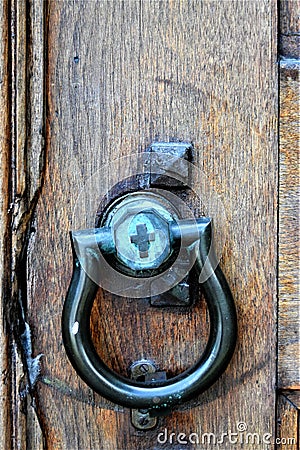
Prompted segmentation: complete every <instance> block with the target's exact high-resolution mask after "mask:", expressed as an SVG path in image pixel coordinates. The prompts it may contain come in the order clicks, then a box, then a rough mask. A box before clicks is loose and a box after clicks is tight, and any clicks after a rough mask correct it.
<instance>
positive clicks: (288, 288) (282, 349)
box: [278, 60, 300, 389]
mask: <svg viewBox="0 0 300 450" xmlns="http://www.w3.org/2000/svg"><path fill="white" fill-rule="evenodd" d="M299 69H300V63H299V62H296V61H295V60H285V61H282V62H281V65H280V179H279V278H278V281H279V309H278V313H279V317H278V385H279V387H280V388H286V389H287V388H293V389H300V362H299V348H300V347H299V346H300V336H299V329H300V304H299V256H300V251H299V244H300V241H299V212H300V211H299V139H300V135H299V123H298V120H299V106H300V102H299V100H300V99H299V87H300V84H299Z"/></svg>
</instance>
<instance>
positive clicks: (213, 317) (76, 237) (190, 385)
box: [62, 193, 237, 415]
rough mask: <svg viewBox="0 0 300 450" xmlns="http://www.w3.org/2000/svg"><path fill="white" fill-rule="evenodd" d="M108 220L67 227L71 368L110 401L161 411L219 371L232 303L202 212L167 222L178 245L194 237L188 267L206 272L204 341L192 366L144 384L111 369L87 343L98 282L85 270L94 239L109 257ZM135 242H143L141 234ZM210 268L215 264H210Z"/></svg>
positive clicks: (231, 335)
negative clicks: (69, 241)
mask: <svg viewBox="0 0 300 450" xmlns="http://www.w3.org/2000/svg"><path fill="white" fill-rule="evenodd" d="M135 195H139V193H135ZM125 197H126V196H125ZM122 202H123V203H124V201H123V200H122V201H121V202H119V204H120V205H121V209H122V205H123V203H122ZM125 203H126V202H125ZM154 206H155V205H154ZM125 207H126V205H125ZM125 209H126V208H125ZM127 209H128V208H127ZM143 214H144V216H143V219H145V212H144V213H143ZM149 214H150V215H149V216H148V218H147V220H148V219H149V220H150V221H154V222H153V223H154V226H157V223H156V222H155V221H157V220H158V219H157V217H158V218H159V217H161V214H157V215H156V213H155V208H154V210H151V211H149ZM151 214H152V215H151ZM117 215H118V214H115V211H113V214H112V215H111V216H112V217H116V216H117ZM108 216H109V215H108ZM137 216H138V214H135V216H134V217H135V222H134V225H135V226H136V230H140V229H141V226H140V228H138V226H139V223H138V219H139V217H138V218H137V219H136V217H137ZM154 216H155V217H154ZM109 220H113V219H111V218H110V219H107V222H106V223H105V224H104V226H102V227H101V228H96V229H91V230H82V231H78V232H73V233H72V235H71V237H72V246H73V256H74V269H73V276H72V280H71V284H70V287H69V291H68V294H67V298H66V300H65V304H64V308H63V316H62V330H63V340H64V345H65V348H66V351H67V354H68V357H69V359H70V361H71V363H72V365H73V367H74V368H75V370H76V371H77V373H78V374H79V375H80V377H81V378H82V379H83V380H84V381H85V382H86V383H87V384H88V385H89V386H90V387H91V388H92V389H93V390H94V391H95V392H97V393H99V394H100V395H102V396H103V397H105V398H107V399H108V400H110V401H112V402H114V403H116V404H119V405H122V406H125V407H128V408H133V409H147V410H149V411H150V414H151V413H152V414H154V415H157V414H159V412H160V411H162V410H166V409H171V408H173V407H174V406H176V405H178V404H181V403H183V402H186V401H188V400H190V399H193V398H195V397H196V396H197V395H198V394H199V393H201V392H203V391H204V390H206V389H207V388H209V387H210V386H211V385H212V384H213V383H214V382H215V381H216V380H217V379H218V378H219V376H220V375H221V374H222V373H223V372H224V370H225V369H226V367H227V365H228V363H229V361H230V359H231V357H232V355H233V352H234V348H235V344H236V335H237V318H236V310H235V305H234V301H233V298H232V294H231V292H230V289H229V286H228V283H227V281H226V279H225V277H224V275H223V273H222V271H221V269H220V267H219V266H218V265H216V264H213V262H214V261H213V260H212V256H211V255H212V251H211V241H212V224H211V220H210V219H209V218H207V217H202V218H200V219H197V220H196V221H194V222H193V221H191V220H179V221H178V220H177V221H172V222H169V223H168V226H167V230H168V231H167V233H168V238H169V239H170V240H171V241H172V242H173V243H181V245H182V244H184V243H188V244H191V243H193V242H196V243H197V245H198V252H197V257H196V260H195V264H194V268H195V269H196V273H197V275H198V276H199V275H200V273H201V271H202V270H203V269H204V270H206V271H207V279H206V281H205V282H204V283H202V284H201V286H202V291H203V293H204V296H205V299H206V302H207V306H208V310H209V316H210V335H209V339H208V343H207V345H206V348H205V351H204V353H203V354H202V356H201V358H200V360H199V361H198V362H197V363H196V364H195V365H194V366H192V367H190V368H189V369H187V370H185V371H184V372H183V373H181V374H180V375H177V376H176V377H174V378H171V379H167V380H163V381H154V382H151V383H146V382H139V381H134V380H129V379H127V378H125V377H123V376H120V375H118V374H117V373H115V372H113V371H112V370H111V369H110V368H108V367H107V366H106V365H105V364H104V363H103V361H102V360H101V359H100V357H99V356H98V354H97V352H96V350H95V348H94V345H93V343H92V339H91V333H90V315H91V310H92V306H93V302H94V299H95V296H96V292H97V289H98V285H97V283H96V282H95V281H93V280H92V279H91V278H90V277H89V276H88V275H87V273H86V272H88V273H89V270H87V269H88V267H89V265H90V266H92V265H94V266H95V264H96V265H97V264H99V261H95V259H97V256H95V252H94V251H91V248H93V247H94V246H95V243H96V245H97V246H98V248H99V249H100V250H101V252H102V253H103V255H105V254H106V255H109V257H112V258H114V257H115V256H114V255H115V253H116V249H115V246H116V242H117V240H118V237H116V235H113V233H112V228H111V227H110V226H107V224H108V225H109ZM132 220H133V219H132ZM144 222H145V220H144ZM149 223H150V222H149ZM136 224H137V225H136ZM142 225H143V224H142ZM142 231H143V230H142ZM143 239H144V235H143ZM147 239H148V241H147V240H146V244H147V242H148V247H149V246H150V241H151V238H150V237H149V235H148V238H147ZM131 242H132V243H135V238H134V239H133V238H131ZM141 242H142V243H144V244H145V239H144V240H143V241H141ZM146 247H147V245H146ZM146 250H147V249H146ZM146 253H147V252H146ZM140 254H141V253H140ZM141 256H142V257H143V258H144V260H143V261H145V260H147V257H145V254H144V255H141ZM146 256H148V254H147V255H146ZM127 257H128V255H127V256H126V255H124V254H123V255H121V257H120V255H119V256H118V257H117V260H118V261H117V262H118V264H119V267H121V266H122V265H123V267H125V266H126V261H127V259H126V258H127ZM83 261H84V264H83ZM141 261H142V259H141ZM143 261H142V263H143V264H144V262H143ZM83 266H84V268H83ZM213 267H216V268H215V269H213ZM127 268H128V267H127ZM153 270H154V272H155V273H157V270H159V269H158V268H157V267H156V268H153ZM148 272H149V271H148ZM148 272H147V273H148Z"/></svg>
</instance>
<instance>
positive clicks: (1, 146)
mask: <svg viewBox="0 0 300 450" xmlns="http://www.w3.org/2000/svg"><path fill="white" fill-rule="evenodd" d="M7 17H8V2H7V1H4V2H2V3H1V5H0V110H1V111H2V118H1V121H0V186H1V195H0V273H1V280H0V308H1V313H0V348H1V358H0V373H1V382H0V398H1V408H0V429H1V430H2V432H1V433H0V448H5V444H6V442H9V440H10V433H11V420H10V417H11V415H10V388H11V385H10V377H9V375H10V374H9V345H8V336H7V329H6V326H5V316H4V314H3V312H4V310H5V304H6V299H7V281H6V280H7V278H6V276H7V273H8V272H7V269H8V264H7V263H8V261H7V232H8V228H9V223H8V222H9V215H8V213H7V212H8V210H9V195H8V191H9V178H8V174H9V161H10V155H9V74H8V57H9V56H8V29H9V26H8V25H9V24H8V19H7Z"/></svg>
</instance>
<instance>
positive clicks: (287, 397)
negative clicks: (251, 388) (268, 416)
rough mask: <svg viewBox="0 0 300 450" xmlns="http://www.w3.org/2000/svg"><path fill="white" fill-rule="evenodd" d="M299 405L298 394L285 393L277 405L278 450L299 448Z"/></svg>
mask: <svg viewBox="0 0 300 450" xmlns="http://www.w3.org/2000/svg"><path fill="white" fill-rule="evenodd" d="M299 404H300V397H299V392H298V393H293V394H290V393H283V394H280V395H279V398H278V403H277V424H278V428H277V441H276V444H277V445H276V449H278V450H284V449H288V450H297V449H298V448H299V438H300V434H299V431H300V430H299V411H300V409H299Z"/></svg>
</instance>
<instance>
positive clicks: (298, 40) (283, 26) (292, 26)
mask: <svg viewBox="0 0 300 450" xmlns="http://www.w3.org/2000/svg"><path fill="white" fill-rule="evenodd" d="M279 7H280V41H279V43H280V46H279V51H280V54H281V55H282V56H284V57H287V58H299V57H300V1H299V0H280V2H279Z"/></svg>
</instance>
